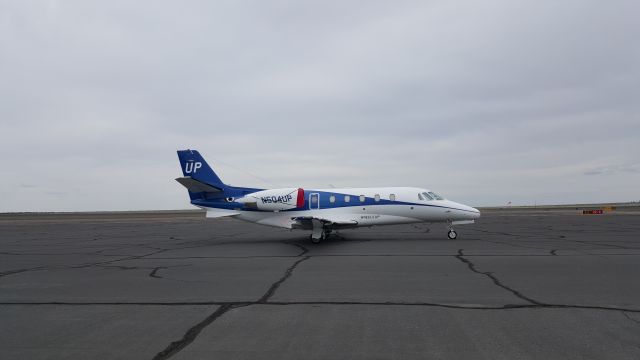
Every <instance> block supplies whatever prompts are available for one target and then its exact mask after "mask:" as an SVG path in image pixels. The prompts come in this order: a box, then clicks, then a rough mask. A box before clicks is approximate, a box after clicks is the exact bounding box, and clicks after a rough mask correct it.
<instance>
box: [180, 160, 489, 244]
mask: <svg viewBox="0 0 640 360" xmlns="http://www.w3.org/2000/svg"><path fill="white" fill-rule="evenodd" d="M178 159H179V160H180V165H181V167H182V173H183V175H184V176H183V177H180V178H177V179H176V181H178V182H179V183H180V184H182V185H183V186H184V187H186V188H187V190H188V191H189V197H190V198H191V204H193V205H195V206H198V207H200V208H202V209H206V210H207V217H209V218H217V217H223V216H233V217H236V218H238V219H241V220H245V221H250V222H254V223H257V224H261V225H269V226H276V227H281V228H286V229H301V230H310V231H311V235H310V239H311V241H312V242H313V243H314V244H317V243H319V242H320V241H321V240H324V239H326V238H327V237H328V236H329V234H330V233H331V232H332V231H334V230H339V229H347V228H356V227H362V226H373V225H394V224H411V223H421V222H429V223H434V222H441V223H446V224H447V226H448V230H449V231H448V234H447V235H448V237H449V239H455V238H456V237H457V234H456V232H455V230H454V229H453V226H454V225H461V224H471V223H474V222H475V219H477V218H479V217H480V211H478V210H477V209H474V208H472V207H470V206H467V205H463V204H459V203H456V202H453V201H450V200H446V199H444V198H443V197H442V196H440V195H438V194H436V193H434V192H433V191H429V190H427V189H422V188H413V187H380V188H345V189H302V188H297V187H292V188H281V189H254V188H244V187H236V186H231V185H227V184H225V183H223V182H222V180H220V178H219V177H218V175H216V173H215V172H214V171H213V169H211V167H210V166H209V165H208V164H207V162H206V161H205V160H204V158H203V157H202V156H201V155H200V153H199V152H197V151H196V150H179V151H178Z"/></svg>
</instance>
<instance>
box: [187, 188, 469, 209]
mask: <svg viewBox="0 0 640 360" xmlns="http://www.w3.org/2000/svg"><path fill="white" fill-rule="evenodd" d="M235 189H236V190H237V192H236V194H237V195H235V196H234V195H231V194H225V195H226V196H227V197H240V196H244V195H246V194H247V193H250V192H255V191H259V190H257V189H248V188H235ZM247 191H249V192H247ZM311 194H319V197H320V199H319V201H320V209H322V210H324V209H336V208H344V207H358V206H371V205H410V206H430V207H438V208H443V209H451V210H458V211H465V212H470V213H475V211H470V210H465V209H458V208H454V207H449V206H443V205H437V204H425V203H412V202H406V201H391V200H386V199H380V200H379V201H376V200H375V198H372V197H365V201H363V202H361V201H360V195H351V194H337V193H332V192H327V191H316V190H307V189H305V190H304V195H305V199H304V208H302V209H300V208H294V209H289V210H282V211H283V212H284V211H308V210H317V209H316V208H315V207H314V208H313V209H309V199H310V195H311ZM331 195H333V196H335V202H333V203H332V202H330V201H329V200H330V199H329V198H330V196H331ZM345 196H349V197H350V201H348V202H347V201H345ZM191 203H192V204H193V205H197V206H204V207H210V208H217V209H227V210H242V211H262V210H257V209H246V208H243V205H242V204H241V203H237V202H226V201H225V200H223V199H220V200H203V199H198V200H193V201H191Z"/></svg>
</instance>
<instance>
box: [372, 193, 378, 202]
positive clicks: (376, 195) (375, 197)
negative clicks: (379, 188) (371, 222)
mask: <svg viewBox="0 0 640 360" xmlns="http://www.w3.org/2000/svg"><path fill="white" fill-rule="evenodd" d="M373 199H374V200H375V201H376V202H380V194H375V196H374V197H373Z"/></svg>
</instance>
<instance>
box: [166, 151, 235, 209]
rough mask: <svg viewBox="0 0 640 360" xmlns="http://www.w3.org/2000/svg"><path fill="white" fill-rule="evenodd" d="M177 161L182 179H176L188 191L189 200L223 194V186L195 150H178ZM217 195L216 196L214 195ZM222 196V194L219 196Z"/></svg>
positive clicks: (224, 186)
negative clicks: (178, 161)
mask: <svg viewBox="0 0 640 360" xmlns="http://www.w3.org/2000/svg"><path fill="white" fill-rule="evenodd" d="M178 159H179V160H180V167H181V168H182V174H183V175H184V177H182V178H178V179H176V180H177V181H178V182H179V183H181V184H182V185H184V187H186V188H187V190H189V196H190V197H191V199H192V200H193V199H197V198H202V196H200V195H198V194H202V195H203V196H206V195H207V194H209V195H213V194H215V193H219V192H222V193H224V190H225V188H226V187H227V185H225V184H224V183H223V182H222V180H220V178H219V177H218V175H216V173H215V172H214V171H213V169H212V168H211V166H209V164H207V162H206V161H205V160H204V158H203V157H202V155H200V153H199V152H198V151H196V150H178ZM216 195H217V194H216ZM220 195H222V194H220Z"/></svg>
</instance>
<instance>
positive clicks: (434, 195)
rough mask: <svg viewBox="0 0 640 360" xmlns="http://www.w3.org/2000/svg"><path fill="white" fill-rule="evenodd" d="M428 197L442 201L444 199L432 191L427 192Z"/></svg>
mask: <svg viewBox="0 0 640 360" xmlns="http://www.w3.org/2000/svg"><path fill="white" fill-rule="evenodd" d="M429 195H431V196H433V197H434V198H435V199H436V200H444V198H443V197H442V196H440V195H438V194H436V193H434V192H433V191H429Z"/></svg>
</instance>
